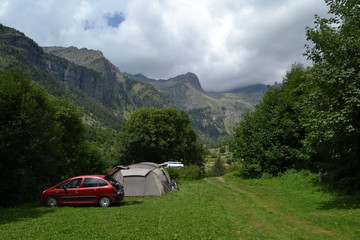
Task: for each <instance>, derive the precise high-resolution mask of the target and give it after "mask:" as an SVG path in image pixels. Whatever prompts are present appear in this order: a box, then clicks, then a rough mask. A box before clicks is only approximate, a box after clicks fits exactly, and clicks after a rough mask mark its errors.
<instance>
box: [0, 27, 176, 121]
mask: <svg viewBox="0 0 360 240" xmlns="http://www.w3.org/2000/svg"><path fill="white" fill-rule="evenodd" d="M0 50H1V51H0V63H1V64H0V71H2V70H5V69H8V68H13V67H18V68H22V69H25V70H27V71H28V72H29V73H30V74H31V75H32V76H33V77H34V79H35V80H37V81H39V82H41V83H42V84H43V85H44V86H45V87H46V88H47V89H48V91H49V92H50V93H52V94H54V95H58V96H66V97H69V98H70V99H72V101H74V102H75V103H76V104H77V105H80V106H82V107H84V108H85V110H86V112H87V113H88V114H90V115H91V116H93V117H95V118H96V119H97V120H99V119H100V120H102V121H104V122H112V123H111V125H112V126H114V125H119V124H121V122H123V121H124V120H125V119H126V118H127V116H128V115H129V114H130V113H131V111H133V110H134V109H136V108H139V107H142V106H155V107H164V106H168V105H171V101H170V100H169V98H168V97H167V96H165V95H164V94H162V93H160V92H159V91H157V90H156V89H155V88H154V87H153V86H152V85H149V84H144V83H141V82H138V81H135V80H133V79H129V78H128V77H126V76H124V75H123V74H122V73H121V72H120V71H119V70H118V69H117V68H116V67H115V66H114V65H112V64H111V63H110V61H109V60H107V59H106V58H105V57H104V56H103V55H102V53H101V52H100V51H93V50H87V49H81V50H80V49H77V48H75V47H72V48H62V47H56V48H45V51H44V50H43V49H42V48H41V47H39V46H38V45H37V44H36V43H35V42H34V41H33V40H31V39H30V38H28V37H26V36H25V35H24V34H22V33H21V32H18V31H16V30H15V29H12V28H8V27H5V26H3V25H0ZM53 51H54V52H53ZM56 53H57V54H58V55H63V56H62V57H61V56H57V55H56ZM68 56H69V57H68ZM64 57H66V58H68V59H66V58H64ZM96 115H97V116H96ZM95 121H96V120H95Z"/></svg>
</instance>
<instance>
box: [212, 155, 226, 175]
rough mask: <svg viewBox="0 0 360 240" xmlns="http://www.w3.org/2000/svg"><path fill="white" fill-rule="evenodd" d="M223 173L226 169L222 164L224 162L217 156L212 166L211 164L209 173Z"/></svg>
mask: <svg viewBox="0 0 360 240" xmlns="http://www.w3.org/2000/svg"><path fill="white" fill-rule="evenodd" d="M225 173H226V169H225V166H224V162H223V161H222V160H221V159H220V158H217V159H216V161H215V162H214V166H212V168H211V175H212V176H213V177H218V176H222V175H224V174H225Z"/></svg>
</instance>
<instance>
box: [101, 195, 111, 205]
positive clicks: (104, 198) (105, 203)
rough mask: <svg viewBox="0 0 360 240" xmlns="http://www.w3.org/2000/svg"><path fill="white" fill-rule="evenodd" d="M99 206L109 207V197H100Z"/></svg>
mask: <svg viewBox="0 0 360 240" xmlns="http://www.w3.org/2000/svg"><path fill="white" fill-rule="evenodd" d="M99 206H100V207H110V206H111V199H110V198H109V197H102V198H100V199H99Z"/></svg>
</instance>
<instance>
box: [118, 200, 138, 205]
mask: <svg viewBox="0 0 360 240" xmlns="http://www.w3.org/2000/svg"><path fill="white" fill-rule="evenodd" d="M142 203H143V201H141V200H133V201H122V202H120V203H118V205H119V206H129V205H137V204H142Z"/></svg>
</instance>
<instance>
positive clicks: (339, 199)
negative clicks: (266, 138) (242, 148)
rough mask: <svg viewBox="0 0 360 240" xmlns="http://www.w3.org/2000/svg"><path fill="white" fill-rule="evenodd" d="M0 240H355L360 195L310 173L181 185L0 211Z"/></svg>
mask: <svg viewBox="0 0 360 240" xmlns="http://www.w3.org/2000/svg"><path fill="white" fill-rule="evenodd" d="M0 236H1V237H0V238H1V239H319V240H320V239H327V240H328V239H336V240H338V239H359V236H360V197H359V196H340V195H336V194H334V193H330V192H326V191H324V190H322V189H321V188H320V186H319V185H317V184H316V176H315V175H312V174H310V173H307V172H300V173H292V174H285V175H283V176H282V177H277V178H268V179H257V180H243V179H240V178H238V177H236V176H234V175H231V174H230V175H227V176H224V177H218V178H206V179H202V180H197V181H189V182H183V183H181V189H180V191H177V190H175V191H172V192H170V193H168V194H166V195H163V196H147V197H127V198H125V200H124V201H123V202H121V203H120V204H118V205H115V206H112V207H109V208H100V207H95V206H80V207H74V206H67V207H55V208H47V207H43V206H41V205H40V204H39V203H36V202H35V203H30V204H26V205H22V206H20V207H17V208H1V209H0Z"/></svg>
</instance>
